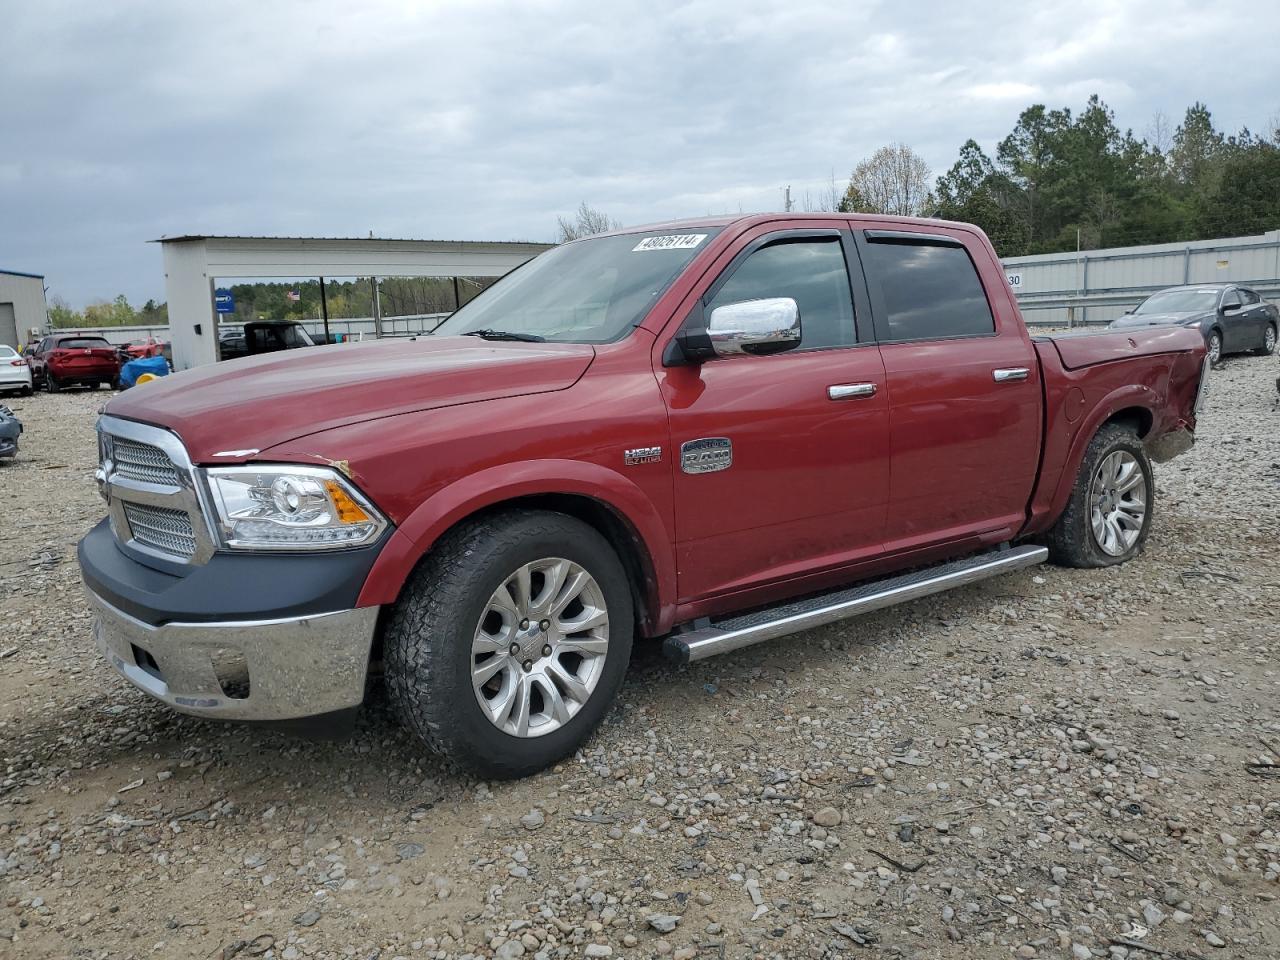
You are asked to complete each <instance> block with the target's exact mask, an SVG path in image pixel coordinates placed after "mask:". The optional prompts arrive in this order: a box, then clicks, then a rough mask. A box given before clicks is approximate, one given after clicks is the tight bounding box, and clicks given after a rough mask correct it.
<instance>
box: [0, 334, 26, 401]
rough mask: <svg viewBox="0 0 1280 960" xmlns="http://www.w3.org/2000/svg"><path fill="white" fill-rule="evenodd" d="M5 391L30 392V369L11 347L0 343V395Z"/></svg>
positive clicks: (24, 359)
mask: <svg viewBox="0 0 1280 960" xmlns="http://www.w3.org/2000/svg"><path fill="white" fill-rule="evenodd" d="M7 390H18V391H21V392H22V394H23V395H24V396H25V395H26V394H29V393H30V392H31V368H30V367H29V366H27V360H26V358H25V357H23V356H22V354H20V353H18V351H17V350H14V349H13V347H9V346H5V345H4V344H3V343H0V393H3V392H5V391H7Z"/></svg>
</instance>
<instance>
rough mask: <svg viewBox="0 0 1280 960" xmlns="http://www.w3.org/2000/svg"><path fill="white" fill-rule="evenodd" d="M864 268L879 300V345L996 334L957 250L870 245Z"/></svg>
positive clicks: (885, 242) (973, 274)
mask: <svg viewBox="0 0 1280 960" xmlns="http://www.w3.org/2000/svg"><path fill="white" fill-rule="evenodd" d="M867 252H868V259H869V261H870V263H869V267H870V270H871V272H872V273H873V275H874V276H875V277H876V278H877V279H878V280H879V283H880V289H881V292H882V294H883V296H884V306H885V320H886V324H887V327H888V329H887V330H881V331H880V339H881V340H886V341H890V342H892V341H900V340H942V339H947V338H952V337H977V336H983V335H986V334H991V333H994V332H995V329H996V324H995V319H994V318H993V317H992V315H991V304H990V303H988V302H987V294H986V291H985V290H983V288H982V281H981V280H979V279H978V271H977V268H975V267H974V265H973V261H972V260H971V259H970V258H969V253H968V251H966V250H965V248H964V247H961V246H951V245H949V244H948V245H944V244H934V243H921V242H918V241H916V242H911V241H902V240H892V239H879V238H877V239H874V240H871V242H869V243H868V244H867Z"/></svg>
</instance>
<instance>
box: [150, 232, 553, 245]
mask: <svg viewBox="0 0 1280 960" xmlns="http://www.w3.org/2000/svg"><path fill="white" fill-rule="evenodd" d="M186 240H293V241H302V242H304V243H305V242H308V241H316V240H322V241H329V242H333V241H337V242H339V243H448V244H460V243H466V244H472V243H474V244H488V245H490V246H492V245H494V244H498V245H504V244H506V245H510V246H520V247H550V246H554V244H550V243H542V242H540V241H537V240H423V239H419V238H415V237H269V236H254V235H245V234H234V233H189V234H183V235H182V236H180V237H160V238H158V239H156V240H151V241H149V242H150V243H181V242H183V241H186Z"/></svg>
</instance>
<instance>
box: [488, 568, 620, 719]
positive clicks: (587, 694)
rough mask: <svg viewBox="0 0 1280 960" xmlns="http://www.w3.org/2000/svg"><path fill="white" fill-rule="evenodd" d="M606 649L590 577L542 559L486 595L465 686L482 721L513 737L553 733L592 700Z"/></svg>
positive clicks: (604, 621)
mask: <svg viewBox="0 0 1280 960" xmlns="http://www.w3.org/2000/svg"><path fill="white" fill-rule="evenodd" d="M608 651H609V610H608V607H607V605H606V604H605V599H604V591H603V590H601V589H600V585H599V584H598V583H597V582H596V580H595V578H594V577H593V576H591V574H590V573H588V572H587V571H586V570H585V569H584V568H583V567H581V566H580V565H578V564H576V563H574V562H573V561H571V560H565V559H563V558H560V557H547V558H545V559H542V560H535V561H534V562H532V563H527V564H525V565H524V566H522V567H520V568H519V569H518V570H515V571H514V572H513V573H511V574H510V576H508V577H507V578H506V579H505V580H504V581H503V582H502V583H501V584H500V585H499V586H498V588H497V589H496V590H494V591H493V594H492V595H491V596H490V597H489V601H488V602H487V603H486V604H485V608H484V611H483V612H482V613H481V614H480V622H479V623H478V624H477V625H476V632H475V638H474V639H473V641H472V644H471V683H472V686H473V687H474V688H475V693H476V700H477V701H478V702H479V704H480V708H481V710H483V711H484V714H485V716H486V717H487V718H488V719H489V722H490V723H492V724H493V725H494V726H495V727H497V728H498V729H499V730H501V731H503V732H504V733H507V734H510V735H511V736H514V737H540V736H544V735H545V734H548V733H552V732H553V731H555V730H559V729H560V728H561V727H563V726H564V725H565V724H566V723H568V722H569V721H570V720H572V719H573V717H574V716H575V715H576V714H577V713H578V711H579V710H581V709H582V707H583V706H584V705H585V704H586V703H587V701H588V700H589V699H590V698H591V695H592V694H593V693H594V692H595V689H596V687H597V685H598V684H599V683H600V677H601V675H602V674H603V671H604V662H605V657H606V656H607V655H608Z"/></svg>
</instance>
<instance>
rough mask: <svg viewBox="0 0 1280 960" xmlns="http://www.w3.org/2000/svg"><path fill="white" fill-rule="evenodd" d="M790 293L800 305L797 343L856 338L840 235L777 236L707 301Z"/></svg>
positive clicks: (835, 343) (811, 345)
mask: <svg viewBox="0 0 1280 960" xmlns="http://www.w3.org/2000/svg"><path fill="white" fill-rule="evenodd" d="M769 297H790V298H791V299H793V300H795V302H796V306H798V307H799V308H800V349H802V350H806V349H809V350H812V349H818V348H822V347H847V346H852V345H853V343H854V342H855V339H856V338H855V336H854V329H853V299H852V296H851V295H850V293H849V271H848V268H847V267H846V266H845V260H844V250H843V248H842V247H841V246H840V238H839V237H806V238H803V239H800V238H797V239H794V240H780V241H778V242H776V243H772V244H770V245H769V246H767V247H761V248H760V249H759V250H756V251H755V252H753V253H751V254H749V255H748V256H747V258H746V259H745V260H743V261H742V262H741V263H739V264H738V267H737V268H736V269H735V270H734V271H733V274H732V275H731V276H730V277H729V279H728V280H726V281H725V282H724V284H723V285H722V286H721V287H720V289H719V290H718V291H716V293H715V295H714V296H713V297H712V298H711V300H709V301H708V302H707V304H706V307H705V310H706V315H707V316H708V317H710V316H711V311H712V310H714V309H715V308H716V307H722V306H725V305H726V304H730V303H741V302H742V301H743V300H763V299H766V298H769Z"/></svg>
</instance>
